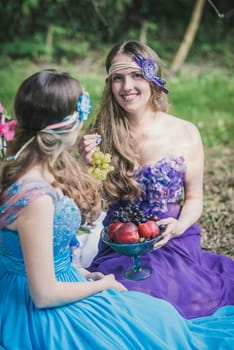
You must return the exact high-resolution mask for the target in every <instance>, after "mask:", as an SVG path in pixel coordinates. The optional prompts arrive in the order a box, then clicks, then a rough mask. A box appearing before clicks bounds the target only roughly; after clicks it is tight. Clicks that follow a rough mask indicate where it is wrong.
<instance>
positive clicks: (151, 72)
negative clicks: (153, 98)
mask: <svg viewBox="0 0 234 350" xmlns="http://www.w3.org/2000/svg"><path fill="white" fill-rule="evenodd" d="M134 59H135V62H136V64H137V65H138V66H139V67H141V70H142V74H143V76H144V78H145V79H146V80H148V81H152V83H154V84H155V85H157V86H158V87H159V89H160V90H162V91H163V92H164V93H165V94H167V93H168V90H167V89H166V88H165V87H164V86H163V85H164V84H166V81H165V80H163V79H162V78H160V77H159V76H158V75H157V73H158V65H157V63H156V61H155V60H153V59H150V58H144V57H143V56H142V55H140V54H137V55H134Z"/></svg>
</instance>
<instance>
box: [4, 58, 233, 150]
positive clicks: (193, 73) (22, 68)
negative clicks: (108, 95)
mask: <svg viewBox="0 0 234 350" xmlns="http://www.w3.org/2000/svg"><path fill="white" fill-rule="evenodd" d="M44 68H58V69H61V70H64V71H67V72H69V73H70V74H71V75H73V76H74V77H78V78H79V80H80V81H81V83H82V84H83V85H84V86H85V89H86V90H87V91H89V93H90V95H91V97H92V101H93V113H92V116H94V115H95V113H96V111H97V109H98V104H99V101H100V97H101V95H102V91H103V86H104V77H105V73H104V70H103V69H100V64H95V63H92V62H88V63H87V62H86V61H83V62H79V63H70V64H69V63H67V62H65V63H64V64H61V65H56V64H35V63H32V62H29V61H26V60H18V61H13V62H11V61H8V62H7V61H5V62H3V63H1V65H0V81H1V85H0V101H1V103H2V104H3V105H4V107H5V108H6V109H7V110H8V111H9V112H10V113H12V112H13V100H14V96H15V93H16V91H17V89H18V86H19V85H20V83H21V82H22V81H23V80H24V79H25V78H26V77H27V76H29V75H30V74H32V73H34V72H36V71H38V70H40V69H44ZM167 87H168V89H169V98H170V104H171V112H172V113H173V114H175V115H177V116H180V117H181V118H184V119H186V120H190V121H192V122H194V123H195V124H196V125H197V126H198V128H199V130H200V132H201V136H202V139H203V142H204V145H205V146H207V147H213V146H217V145H227V144H233V138H232V135H233V132H234V120H233V110H234V99H233V95H234V77H233V75H231V74H230V73H229V71H228V70H224V69H223V70H221V69H218V68H211V67H208V66H205V67H200V66H199V67H197V66H192V65H187V66H185V67H184V68H183V70H182V71H181V72H180V73H179V74H178V75H176V76H172V77H170V76H168V77H167Z"/></svg>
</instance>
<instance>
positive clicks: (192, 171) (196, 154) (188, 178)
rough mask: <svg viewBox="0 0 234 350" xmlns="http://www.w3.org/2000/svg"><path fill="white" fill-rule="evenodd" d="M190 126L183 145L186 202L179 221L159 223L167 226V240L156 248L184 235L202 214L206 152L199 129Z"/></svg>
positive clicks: (168, 219) (165, 220) (163, 220)
mask: <svg viewBox="0 0 234 350" xmlns="http://www.w3.org/2000/svg"><path fill="white" fill-rule="evenodd" d="M188 125H189V127H187V130H186V134H185V142H184V145H183V148H184V157H185V164H186V174H185V201H184V204H183V207H182V210H181V213H180V216H179V218H178V220H176V219H174V218H170V217H169V218H165V219H162V220H159V221H158V224H159V225H161V224H164V225H167V229H166V230H165V232H164V234H163V236H164V237H165V238H164V239H162V240H161V241H160V242H158V244H156V247H160V246H162V245H164V244H165V243H166V242H167V241H168V240H169V239H171V238H173V237H176V236H180V235H181V234H183V232H184V231H185V230H186V229H188V228H189V227H190V226H191V225H192V224H194V223H195V222H197V220H198V219H199V217H200V216H201V213H202V209H203V172H204V150H203V145H202V141H201V137H200V133H199V131H198V129H197V128H196V127H195V126H194V125H193V124H191V123H189V124H188Z"/></svg>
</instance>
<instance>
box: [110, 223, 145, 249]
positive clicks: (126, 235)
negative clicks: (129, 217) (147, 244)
mask: <svg viewBox="0 0 234 350" xmlns="http://www.w3.org/2000/svg"><path fill="white" fill-rule="evenodd" d="M139 239H140V236H139V233H138V227H137V225H135V224H134V223H132V222H126V223H124V224H123V225H121V226H120V227H119V228H118V230H117V231H116V232H115V235H114V241H115V242H116V243H123V244H126V243H127V244H128V243H137V242H139Z"/></svg>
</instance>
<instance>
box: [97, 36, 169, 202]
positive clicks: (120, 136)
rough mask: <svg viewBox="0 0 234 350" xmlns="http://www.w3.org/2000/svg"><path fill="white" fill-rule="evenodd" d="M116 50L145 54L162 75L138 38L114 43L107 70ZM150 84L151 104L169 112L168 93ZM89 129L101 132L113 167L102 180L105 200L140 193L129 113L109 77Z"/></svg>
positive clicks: (102, 143)
mask: <svg viewBox="0 0 234 350" xmlns="http://www.w3.org/2000/svg"><path fill="white" fill-rule="evenodd" d="M119 53H124V54H126V55H129V56H130V57H133V56H134V55H136V54H141V55H142V56H144V57H145V58H151V59H154V60H156V62H157V64H158V66H159V71H158V74H157V75H158V76H159V77H161V62H160V59H159V57H158V56H157V54H156V53H155V52H154V51H153V50H152V49H151V48H150V47H148V46H147V45H145V44H143V43H141V42H139V41H126V42H124V43H123V44H118V45H116V46H114V47H113V48H112V49H111V51H110V52H109V54H108V55H107V58H106V71H107V73H108V72H109V69H110V66H111V64H112V61H113V59H114V57H115V56H116V55H117V54H119ZM150 88H151V104H152V108H153V109H154V110H155V111H162V112H168V110H169V104H168V100H167V96H166V95H165V94H164V93H163V92H162V91H161V90H160V89H159V88H158V87H157V86H156V85H155V84H154V83H150ZM91 129H92V130H95V131H96V132H97V133H99V134H100V135H101V136H102V142H101V149H102V150H103V151H104V152H108V153H110V154H111V155H112V165H113V166H114V168H115V170H114V171H113V172H110V173H109V174H108V177H107V179H106V181H105V182H104V191H105V194H106V198H107V200H108V201H109V202H110V203H111V202H116V201H118V200H119V199H123V200H125V199H126V200H134V199H135V198H136V197H137V196H138V195H139V194H140V187H139V185H138V183H137V182H136V181H135V180H134V167H135V164H138V163H139V157H138V154H136V152H135V151H134V149H135V147H134V142H133V139H132V137H131V135H130V126H129V120H128V115H127V113H126V112H125V111H124V109H123V108H122V107H121V106H120V105H119V104H118V103H117V102H116V100H115V97H114V95H113V93H112V89H111V79H107V80H106V86H105V88H104V93H103V97H102V101H101V106H100V110H99V112H98V114H97V118H96V120H95V122H94V123H93V125H92V128H91Z"/></svg>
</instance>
